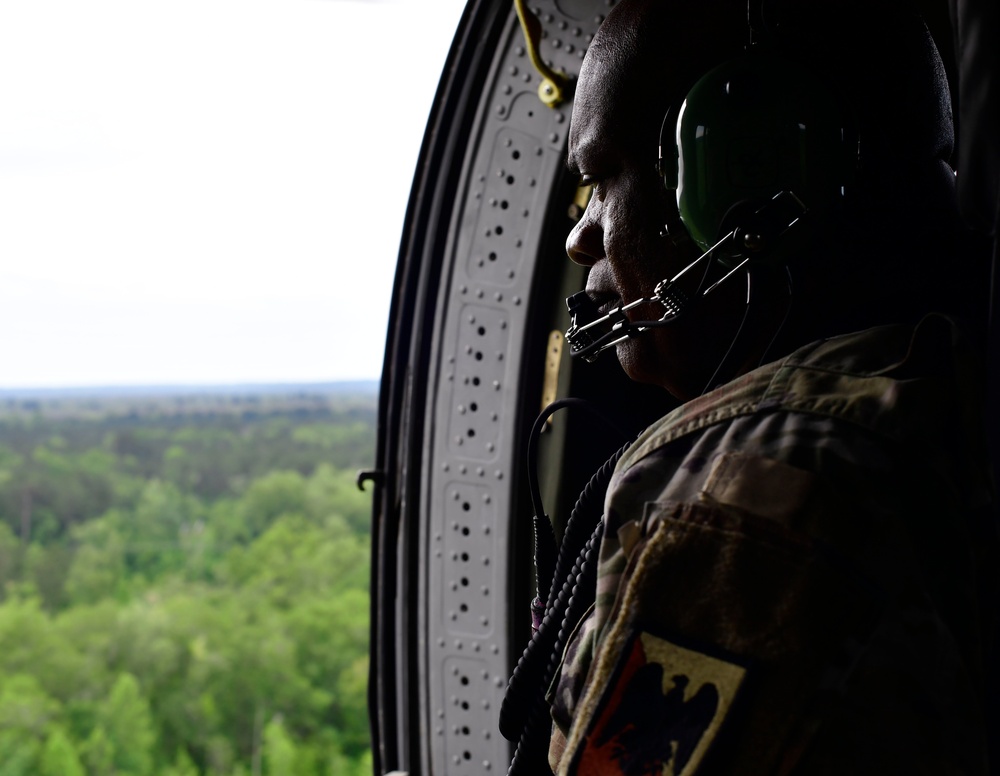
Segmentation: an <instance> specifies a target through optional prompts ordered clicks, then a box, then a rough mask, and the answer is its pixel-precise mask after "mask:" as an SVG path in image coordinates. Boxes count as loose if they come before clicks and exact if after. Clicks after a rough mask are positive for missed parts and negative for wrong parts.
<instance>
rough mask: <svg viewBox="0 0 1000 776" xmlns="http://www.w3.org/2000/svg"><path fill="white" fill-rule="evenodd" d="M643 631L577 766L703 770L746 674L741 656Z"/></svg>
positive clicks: (598, 771)
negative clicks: (682, 642) (705, 759)
mask: <svg viewBox="0 0 1000 776" xmlns="http://www.w3.org/2000/svg"><path fill="white" fill-rule="evenodd" d="M712 652H713V653H712V654H709V653H708V652H703V651H700V650H698V649H694V648H691V647H686V646H681V645H680V644H677V643H674V642H672V641H669V640H667V639H664V638H660V637H659V636H654V635H653V634H651V633H646V632H636V633H635V634H633V636H632V638H631V640H630V642H629V643H628V645H627V646H626V648H625V649H624V650H623V652H622V655H621V658H620V659H619V664H618V667H617V670H616V671H615V675H614V677H613V678H612V681H611V682H609V684H608V687H607V689H606V690H605V692H604V696H603V698H602V699H601V701H600V703H599V705H598V707H597V709H596V711H595V714H594V717H593V722H592V723H591V726H590V730H589V731H588V732H587V735H586V738H585V740H584V742H583V746H582V747H581V748H580V750H579V754H578V757H577V763H576V764H575V767H572V768H571V769H570V770H571V772H573V773H576V774H581V775H586V776H598V775H600V776H611V775H613V774H622V775H623V776H624V775H625V774H654V773H655V774H662V775H663V776H690V774H693V773H695V772H696V771H697V769H698V767H699V765H700V764H701V762H702V760H703V759H704V758H705V755H706V754H707V753H708V751H709V749H710V747H711V745H712V743H713V742H714V741H715V739H716V737H717V736H718V734H719V731H720V730H721V728H722V723H723V721H724V720H725V718H726V715H727V714H728V713H729V712H730V710H731V709H732V707H733V703H734V701H735V700H736V696H737V694H738V693H739V691H740V688H741V686H742V685H743V682H744V679H745V678H746V673H747V669H746V666H744V665H742V664H741V663H740V662H738V661H737V659H736V658H734V657H732V656H728V655H722V654H721V653H718V652H716V651H714V650H713V651H712Z"/></svg>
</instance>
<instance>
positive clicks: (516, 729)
mask: <svg viewBox="0 0 1000 776" xmlns="http://www.w3.org/2000/svg"><path fill="white" fill-rule="evenodd" d="M629 445H631V442H629V443H627V444H626V445H624V446H623V447H622V448H621V449H619V450H618V451H616V452H615V454H614V455H613V456H611V458H609V459H608V460H607V461H606V462H605V463H604V465H603V466H601V468H600V469H598V471H597V472H596V473H595V474H594V475H593V476H592V477H591V478H590V482H588V483H587V486H586V487H585V488H584V489H583V492H581V494H580V496H579V497H578V498H577V501H576V504H575V505H574V507H573V510H572V512H571V513H570V518H569V520H568V522H567V524H566V532H565V534H564V536H563V542H562V544H561V545H560V549H559V555H558V558H557V559H556V563H555V570H554V576H553V580H560V579H562V580H564V582H563V584H562V585H561V586H560V587H559V588H558V590H557V586H556V584H555V581H554V582H553V584H552V585H550V589H549V591H548V595H547V597H546V599H547V600H546V607H545V613H544V616H543V617H542V620H541V623H540V625H539V628H538V629H537V630H536V631H535V632H533V633H532V636H531V640H530V641H529V642H528V644H527V646H526V647H525V649H524V652H523V653H522V654H521V657H520V659H519V660H518V663H517V666H516V667H515V669H514V672H513V674H512V675H511V678H510V682H509V683H508V685H507V692H506V694H505V695H504V700H503V703H502V704H501V707H500V732H501V733H502V734H503V736H504V737H505V738H507V739H508V740H511V741H514V740H518V739H519V738H520V736H521V734H522V732H523V731H524V729H525V728H526V727H527V725H528V722H529V720H530V718H531V716H532V709H533V708H534V706H535V702H536V701H537V698H538V697H539V695H540V696H541V697H542V698H543V700H544V694H545V690H546V688H547V687H548V682H549V681H551V678H552V671H553V670H554V669H553V668H552V667H550V666H547V665H546V663H545V662H543V661H545V660H546V659H547V658H549V657H550V656H552V655H553V650H554V649H555V648H556V646H557V644H558V641H559V638H558V637H559V632H558V631H557V630H556V629H557V628H558V627H560V626H562V625H563V621H564V619H565V617H566V609H567V605H568V603H569V599H570V596H571V595H572V593H573V589H574V584H575V581H576V577H577V575H578V573H579V569H578V566H579V565H580V564H581V563H582V555H583V554H585V553H586V551H587V547H588V546H589V545H588V537H589V538H590V542H591V543H592V542H593V541H594V539H593V535H592V534H593V532H594V525H595V524H597V525H598V526H599V527H600V526H603V522H602V521H601V516H602V513H603V507H604V502H603V494H604V491H605V490H606V489H607V486H608V482H609V481H610V479H611V474H612V473H613V471H614V466H615V464H616V463H617V462H618V459H619V458H621V456H622V455H623V454H624V453H625V450H627V449H628V447H629ZM598 497H599V500H598ZM595 503H596V508H595ZM599 530H602V529H600V528H599ZM574 560H575V561H576V563H575V564H574V566H573V567H572V568H571V569H569V571H568V573H567V570H566V567H567V566H568V565H569V564H570V563H571V562H573V561H574ZM588 605H589V604H588ZM560 653H561V650H560ZM557 658H558V656H557Z"/></svg>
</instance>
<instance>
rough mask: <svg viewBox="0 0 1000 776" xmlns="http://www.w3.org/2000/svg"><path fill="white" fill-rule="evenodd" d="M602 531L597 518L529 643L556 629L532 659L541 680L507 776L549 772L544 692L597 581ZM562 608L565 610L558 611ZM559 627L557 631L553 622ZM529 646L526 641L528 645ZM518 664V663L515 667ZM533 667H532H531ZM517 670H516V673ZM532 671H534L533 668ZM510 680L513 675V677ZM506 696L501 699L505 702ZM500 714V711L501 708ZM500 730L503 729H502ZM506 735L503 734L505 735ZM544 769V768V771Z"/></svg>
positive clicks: (588, 602) (548, 727)
mask: <svg viewBox="0 0 1000 776" xmlns="http://www.w3.org/2000/svg"><path fill="white" fill-rule="evenodd" d="M603 533H604V521H603V520H602V521H599V522H598V524H597V527H596V529H595V530H594V532H593V534H591V536H590V539H589V540H588V541H587V543H586V546H585V547H584V548H583V550H582V551H581V553H580V555H579V557H578V558H577V561H576V563H575V564H574V565H573V570H572V572H571V573H570V575H569V576H568V577H567V579H566V581H565V583H564V584H563V586H562V589H561V590H560V592H559V595H558V596H557V603H556V606H554V607H553V611H551V612H550V613H549V614H547V615H546V617H545V620H544V621H543V624H542V628H541V629H539V631H538V632H537V633H536V634H535V635H536V636H540V635H541V634H543V633H544V634H545V635H544V636H542V637H541V638H539V639H538V640H537V641H536V639H532V643H541V642H542V641H549V640H550V638H549V634H552V633H553V632H555V638H554V640H552V641H553V643H552V644H551V646H550V648H549V649H547V650H546V651H545V652H537V651H536V653H535V654H536V655H540V656H542V657H546V656H547V657H548V660H547V661H546V662H545V663H544V664H542V661H541V660H534V661H533V662H534V663H535V664H537V665H539V666H542V667H543V668H544V671H543V672H542V675H541V677H540V680H541V681H540V683H539V684H538V685H536V686H535V693H534V694H533V697H531V698H530V699H529V702H530V707H529V708H528V710H527V714H525V715H524V718H523V725H522V728H521V732H520V735H519V736H518V743H517V749H516V750H515V751H514V758H513V759H512V760H511V764H510V768H509V769H508V770H507V776H538V774H539V773H543V772H546V771H548V746H549V739H550V736H551V730H552V722H551V719H550V717H549V706H548V702H547V701H546V699H545V694H546V691H547V689H548V687H549V684H550V683H551V681H552V678H553V677H554V676H555V673H556V670H557V669H558V667H559V661H560V659H561V656H562V652H563V649H564V648H565V646H566V640H567V639H568V638H569V633H570V631H571V629H572V628H573V627H574V626H575V624H576V622H577V621H578V620H579V618H580V617H582V616H583V613H584V612H585V611H586V610H587V608H588V607H589V606H590V604H591V603H592V599H593V597H594V593H595V592H596V584H597V558H596V557H595V553H596V552H597V550H598V548H599V547H600V542H601V536H602V535H603ZM563 609H565V613H563V614H561V616H560V613H561V612H562V610H563ZM557 621H558V623H559V629H558V631H557V632H556V630H555V628H556V622H557ZM530 646H531V645H530V644H529V647H530ZM520 667H521V666H520V665H519V666H518V668H520ZM532 667H534V666H532ZM516 673H517V671H516V670H515V674H516ZM532 673H534V671H532ZM511 681H512V682H513V681H514V680H513V677H512V680H511ZM506 700H507V699H506V698H505V699H504V701H505V703H506ZM501 713H502V711H501ZM501 730H502V729H501ZM505 735H506V734H505ZM543 769H544V770H543Z"/></svg>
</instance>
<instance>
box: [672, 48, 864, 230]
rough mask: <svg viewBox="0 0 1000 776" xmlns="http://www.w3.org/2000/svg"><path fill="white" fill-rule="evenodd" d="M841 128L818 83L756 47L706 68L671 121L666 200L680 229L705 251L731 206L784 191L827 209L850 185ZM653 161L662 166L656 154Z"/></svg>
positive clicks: (837, 108) (851, 162) (848, 147)
mask: <svg viewBox="0 0 1000 776" xmlns="http://www.w3.org/2000/svg"><path fill="white" fill-rule="evenodd" d="M851 126H852V122H851V121H850V120H849V118H848V117H847V115H846V111H845V110H844V108H843V107H842V104H841V101H840V100H839V99H838V98H837V97H836V95H835V94H834V92H833V90H832V89H831V88H829V87H828V86H827V85H826V84H825V83H824V82H823V80H822V79H820V78H818V77H816V76H814V75H813V74H811V73H810V72H808V70H806V69H804V68H802V67H800V66H799V65H798V64H797V63H794V62H790V61H788V60H786V59H784V58H782V57H780V56H778V55H777V54H775V53H774V52H773V51H772V50H770V49H767V48H764V47H763V46H754V47H751V48H750V49H749V50H748V51H747V52H746V53H745V54H744V55H743V56H741V57H738V58H737V59H734V60H731V61H730V62H727V63H725V64H723V65H720V66H719V67H717V68H715V69H713V70H711V71H710V72H709V73H707V74H706V75H704V76H703V77H702V78H701V79H700V80H699V81H698V82H697V83H696V84H695V85H694V87H692V89H691V91H690V92H688V95H687V97H686V98H685V100H684V103H683V104H682V106H681V108H680V111H679V113H678V117H677V120H676V134H675V146H676V157H677V187H676V191H677V195H676V196H677V203H678V210H679V212H680V219H681V221H682V222H683V224H684V226H685V228H686V229H687V231H688V232H689V233H690V235H691V237H692V238H693V239H694V241H695V242H696V243H697V244H698V245H699V246H701V248H702V249H703V250H707V249H708V247H709V246H711V245H712V244H714V243H715V242H716V241H717V240H718V239H719V237H721V236H722V234H723V232H722V224H723V220H724V217H725V215H726V213H728V212H729V211H730V210H731V209H732V208H733V206H734V205H736V204H737V203H740V202H744V201H746V202H749V203H751V204H754V203H756V205H757V206H760V205H761V204H763V203H765V202H767V201H768V200H770V199H771V198H772V197H773V196H774V195H775V194H777V193H779V192H781V191H789V192H792V193H794V194H795V195H796V196H797V197H798V198H799V199H801V200H802V201H803V202H805V204H806V206H807V207H808V208H809V209H811V210H816V211H819V212H822V211H826V210H828V209H830V207H831V206H832V205H833V204H834V203H835V202H836V201H838V200H839V199H840V198H841V197H842V196H843V192H844V188H845V186H847V185H848V184H849V182H850V181H852V180H853V177H854V172H853V170H854V168H855V167H856V164H857V143H856V140H855V141H853V143H852V140H851V138H852V137H856V135H854V133H853V131H852V129H851ZM663 134H664V133H663V132H662V131H661V145H663V146H666V145H667V144H666V142H665V140H666V138H664V137H663ZM660 155H661V158H663V159H668V158H670V153H669V151H668V150H667V149H666V148H661V152H660ZM664 166H665V165H664ZM664 182H665V183H666V182H667V181H666V179H665V181H664Z"/></svg>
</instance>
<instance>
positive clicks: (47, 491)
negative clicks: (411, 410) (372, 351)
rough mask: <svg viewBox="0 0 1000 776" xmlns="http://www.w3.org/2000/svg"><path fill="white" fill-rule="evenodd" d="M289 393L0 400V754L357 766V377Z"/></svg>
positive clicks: (361, 666) (158, 766) (179, 773)
mask: <svg viewBox="0 0 1000 776" xmlns="http://www.w3.org/2000/svg"><path fill="white" fill-rule="evenodd" d="M307 399H308V400H306V398H303V397H291V398H289V399H288V400H287V401H283V400H282V399H281V398H280V397H274V396H268V397H267V398H266V401H261V402H257V403H250V404H249V406H252V409H248V403H247V402H246V401H245V400H244V398H241V399H240V400H239V401H234V402H228V403H227V402H225V401H220V400H219V398H218V397H213V399H212V400H211V402H208V403H206V402H202V403H198V402H193V403H189V406H188V407H187V409H179V408H178V405H177V404H176V403H175V402H173V401H171V400H167V399H164V400H162V401H159V402H156V401H152V402H150V401H149V400H143V401H142V402H139V401H138V400H123V399H118V400H115V401H113V402H108V403H107V404H106V405H100V404H99V403H98V404H97V405H95V404H94V402H92V401H86V402H85V401H76V402H75V403H74V402H69V403H63V404H59V403H56V404H55V406H33V407H30V406H24V405H23V404H16V403H15V404H13V405H11V403H10V402H8V403H7V404H6V405H4V406H2V407H0V776H22V774H23V775H24V776H29V775H30V776H36V775H40V776H55V775H56V774H58V775H59V776H67V775H68V776H75V775H76V774H93V775H94V776H112V775H114V776H125V775H126V774H127V775H129V776H152V775H153V774H156V775H157V776H159V775H160V774H162V775H163V776H195V774H198V775H199V776H209V775H210V776H314V775H315V776H318V775H319V774H324V775H326V774H338V775H343V776H361V774H364V775H365V776H367V775H368V774H369V773H370V771H371V758H370V754H369V751H368V730H367V713H366V709H365V704H366V701H365V697H366V690H365V688H366V682H367V672H368V657H367V655H368V605H369V603H368V574H369V539H370V534H369V520H370V501H369V498H368V497H367V496H366V495H365V494H363V493H361V492H359V491H358V490H357V488H356V487H355V485H354V473H355V471H356V469H358V468H361V467H366V466H370V465H371V463H372V461H373V459H374V437H375V399H374V397H373V396H369V397H360V398H345V399H334V398H324V399H323V400H322V401H316V400H315V399H314V398H313V397H307ZM129 401H131V404H130V403H129ZM208 404H211V405H212V406H207V405H208Z"/></svg>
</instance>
